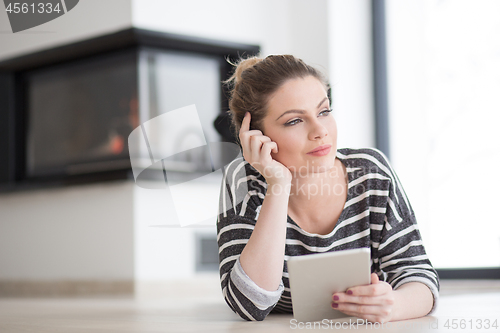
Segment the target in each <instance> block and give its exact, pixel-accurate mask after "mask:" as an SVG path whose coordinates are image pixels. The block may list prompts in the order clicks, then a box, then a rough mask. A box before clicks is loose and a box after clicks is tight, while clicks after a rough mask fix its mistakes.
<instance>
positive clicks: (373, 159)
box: [337, 147, 392, 176]
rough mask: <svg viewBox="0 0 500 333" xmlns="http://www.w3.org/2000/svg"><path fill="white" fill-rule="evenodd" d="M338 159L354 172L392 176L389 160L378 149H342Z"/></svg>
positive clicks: (338, 150) (338, 151)
mask: <svg viewBox="0 0 500 333" xmlns="http://www.w3.org/2000/svg"><path fill="white" fill-rule="evenodd" d="M337 157H338V158H339V159H341V160H343V161H344V162H345V164H346V165H347V167H350V168H351V169H354V170H359V171H363V170H365V171H366V173H370V172H377V173H383V174H386V175H387V176H391V175H392V167H391V165H390V163H389V159H388V158H387V156H386V155H385V154H384V153H383V152H382V151H380V150H379V149H377V148H371V147H366V148H340V149H337Z"/></svg>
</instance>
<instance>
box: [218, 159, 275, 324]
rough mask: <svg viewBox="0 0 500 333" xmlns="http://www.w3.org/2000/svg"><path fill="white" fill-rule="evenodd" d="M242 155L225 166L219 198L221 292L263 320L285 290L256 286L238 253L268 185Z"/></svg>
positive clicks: (233, 305) (239, 311) (230, 302)
mask: <svg viewBox="0 0 500 333" xmlns="http://www.w3.org/2000/svg"><path fill="white" fill-rule="evenodd" d="M253 170H254V169H253V168H252V167H251V166H250V165H249V164H248V163H246V162H245V161H244V160H243V159H241V158H240V159H236V160H235V161H233V162H232V163H231V164H229V165H228V166H227V167H226V168H225V172H224V177H223V180H222V184H221V193H220V198H219V214H218V217H217V242H218V246H219V272H220V282H221V287H222V294H223V296H224V299H225V301H226V303H227V304H228V305H229V307H230V308H231V309H232V310H233V311H234V312H236V313H237V314H239V315H240V316H241V317H242V318H243V319H245V320H252V321H254V320H257V321H260V320H263V319H264V318H266V316H267V315H268V314H269V312H271V310H272V309H273V308H274V306H275V305H276V303H277V302H278V300H279V298H280V297H281V294H282V292H283V290H284V285H283V282H281V284H280V286H279V288H278V290H275V291H268V290H265V289H262V288H261V287H259V286H257V284H255V282H253V281H252V279H250V277H248V275H247V274H246V273H245V271H244V270H243V268H242V266H241V264H240V261H239V257H240V254H241V252H242V251H243V249H244V247H245V245H246V244H247V242H248V240H249V239H250V236H251V234H252V231H253V229H254V226H255V223H256V221H257V218H258V214H259V212H260V207H261V205H262V201H263V199H264V197H265V189H266V187H267V185H266V183H265V181H264V179H263V177H262V176H260V174H258V172H257V171H255V172H254V171H253Z"/></svg>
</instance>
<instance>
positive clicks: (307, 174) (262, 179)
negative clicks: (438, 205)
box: [217, 55, 439, 322]
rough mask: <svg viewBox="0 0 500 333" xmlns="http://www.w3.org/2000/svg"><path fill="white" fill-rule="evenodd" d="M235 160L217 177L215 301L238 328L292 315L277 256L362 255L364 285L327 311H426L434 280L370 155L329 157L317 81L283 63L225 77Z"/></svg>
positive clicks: (401, 201)
mask: <svg viewBox="0 0 500 333" xmlns="http://www.w3.org/2000/svg"><path fill="white" fill-rule="evenodd" d="M228 83H230V84H231V87H232V91H231V97H230V103H229V107H230V112H231V114H232V119H233V125H234V127H235V131H236V133H238V136H239V140H240V143H241V147H242V150H243V158H238V159H236V160H234V161H233V162H232V163H231V164H229V165H228V166H227V167H226V168H225V176H224V179H223V183H222V188H221V197H220V207H219V216H218V221H217V232H218V235H217V240H218V244H219V259H220V265H219V267H220V275H221V285H222V291H223V295H224V298H225V300H226V302H227V303H228V305H229V306H230V307H231V309H232V310H233V311H235V312H236V313H238V314H239V315H240V316H241V317H242V318H244V319H246V320H263V319H264V318H265V317H266V316H267V315H268V314H269V313H270V312H281V313H287V312H288V313H291V312H292V302H291V294H290V289H289V283H288V273H287V264H286V263H287V259H288V258H289V257H290V256H297V255H304V254H311V253H322V252H327V251H337V250H345V249H353V248H362V247H367V248H370V249H371V264H372V266H371V271H372V274H371V284H370V285H367V286H357V287H353V288H350V289H349V290H347V291H346V292H341V293H336V294H334V295H332V307H333V308H335V309H338V310H340V311H342V312H344V313H345V314H347V315H351V316H356V317H359V318H363V319H366V320H369V321H372V322H387V321H395V320H403V319H410V318H417V317H421V316H425V315H427V314H428V313H430V312H432V311H434V309H435V307H436V301H437V298H438V291H439V279H438V276H437V273H436V271H435V270H434V268H433V267H432V265H431V263H430V261H429V259H428V257H427V255H426V253H425V249H424V247H423V245H422V240H421V236H420V233H419V231H418V227H417V224H416V220H415V215H414V213H413V210H412V208H411V206H410V203H409V202H408V199H407V197H406V194H405V192H404V190H403V188H402V187H401V184H400V182H399V180H398V178H397V176H396V174H395V173H394V171H393V170H392V168H391V166H390V165H389V162H388V161H387V159H386V157H385V156H384V155H383V154H382V153H381V152H380V151H378V150H376V149H371V148H366V149H337V127H336V123H335V119H334V118H333V115H332V114H331V110H330V100H329V98H328V84H327V82H326V80H325V78H324V77H323V75H322V74H321V73H320V72H319V71H317V70H316V69H314V68H313V67H311V66H308V65H306V64H305V63H304V62H303V61H302V60H300V59H297V58H295V57H293V56H291V55H273V56H268V57H266V58H265V59H260V58H257V57H253V58H249V59H245V60H240V62H239V63H238V65H237V67H236V69H235V73H234V74H233V76H232V77H231V78H230V79H229V80H228Z"/></svg>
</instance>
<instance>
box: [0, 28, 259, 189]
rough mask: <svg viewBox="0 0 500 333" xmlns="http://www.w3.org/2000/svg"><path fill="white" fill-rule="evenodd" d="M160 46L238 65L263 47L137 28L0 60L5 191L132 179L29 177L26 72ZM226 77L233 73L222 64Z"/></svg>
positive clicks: (115, 173) (127, 172)
mask: <svg viewBox="0 0 500 333" xmlns="http://www.w3.org/2000/svg"><path fill="white" fill-rule="evenodd" d="M141 48H156V49H163V50H175V51H185V52H191V53H197V54H203V55H212V56H218V57H221V59H229V60H231V61H233V62H234V61H235V60H237V59H238V58H240V57H242V56H250V55H257V54H259V52H260V47H259V46H257V45H249V44H242V43H235V42H227V41H219V40H211V39H206V38H199V37H192V36H184V35H178V34H171V33H165V32H158V31H151V30H145V29H138V28H128V29H125V30H121V31H118V32H115V33H111V34H107V35H102V36H98V37H95V38H91V39H87V40H83V41H79V42H75V43H71V44H67V45H62V46H58V47H55V48H51V49H47V50H42V51H38V52H35V53H31V54H27V55H22V56H19V57H15V58H11V59H7V60H3V61H0V192H6V191H17V190H23V189H32V188H40V187H53V186H66V185H74V184H82V183H89V182H100V181H109V180H118V179H131V178H133V176H132V173H131V169H130V168H126V169H116V170H109V171H102V172H94V173H90V174H84V175H59V176H57V177H54V176H52V177H45V178H38V179H35V180H33V179H30V178H29V177H27V176H26V158H25V156H26V135H27V133H26V124H27V121H28V119H27V110H26V105H25V101H26V96H27V92H26V82H24V81H23V74H24V73H26V72H28V71H32V70H35V69H40V68H44V67H47V66H53V65H58V64H65V63H70V62H73V61H75V60H78V61H80V60H85V59H88V60H91V59H94V58H95V57H99V56H103V55H110V54H113V53H116V52H124V51H130V50H137V51H138V50H140V49H141ZM221 63H222V64H223V65H222V66H221V78H227V77H228V75H230V73H231V72H232V70H233V67H232V65H231V64H229V63H228V62H227V61H223V62H221ZM220 100H221V110H220V112H221V114H222V113H224V112H225V111H226V110H228V100H227V91H226V90H225V87H222V90H221V96H220Z"/></svg>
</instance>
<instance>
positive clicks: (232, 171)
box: [224, 157, 265, 182]
mask: <svg viewBox="0 0 500 333" xmlns="http://www.w3.org/2000/svg"><path fill="white" fill-rule="evenodd" d="M224 174H225V177H226V178H227V179H229V178H230V179H231V180H234V181H239V180H241V179H246V180H249V179H255V178H258V179H260V180H262V181H264V182H265V178H264V177H263V176H262V175H261V174H260V172H258V171H257V170H256V169H255V168H254V167H253V166H251V165H250V163H248V162H247V161H246V160H245V159H244V158H243V157H237V158H235V159H234V160H232V161H231V162H230V163H229V164H227V165H226V166H225V167H224Z"/></svg>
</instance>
